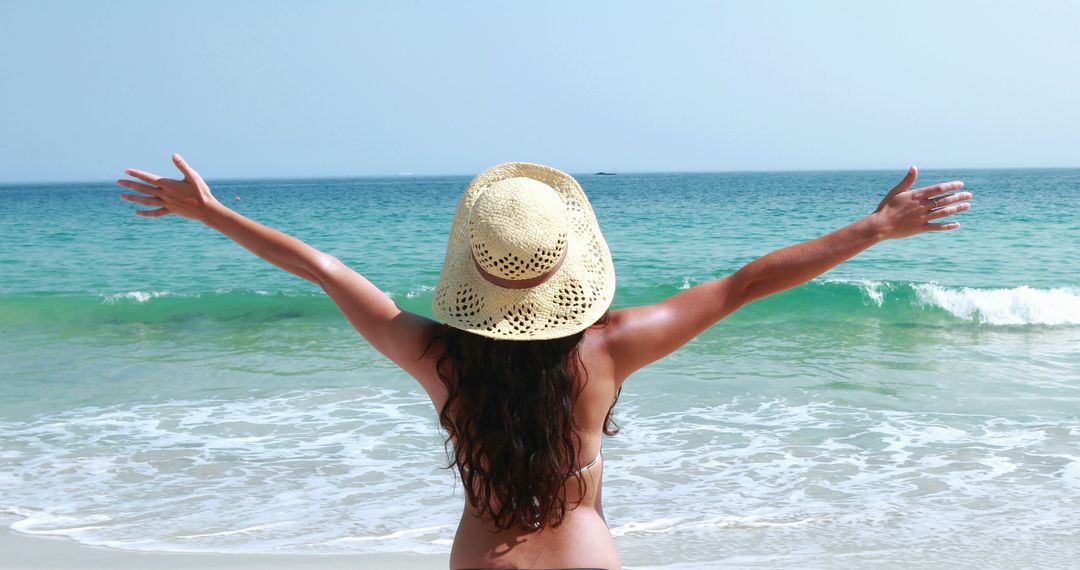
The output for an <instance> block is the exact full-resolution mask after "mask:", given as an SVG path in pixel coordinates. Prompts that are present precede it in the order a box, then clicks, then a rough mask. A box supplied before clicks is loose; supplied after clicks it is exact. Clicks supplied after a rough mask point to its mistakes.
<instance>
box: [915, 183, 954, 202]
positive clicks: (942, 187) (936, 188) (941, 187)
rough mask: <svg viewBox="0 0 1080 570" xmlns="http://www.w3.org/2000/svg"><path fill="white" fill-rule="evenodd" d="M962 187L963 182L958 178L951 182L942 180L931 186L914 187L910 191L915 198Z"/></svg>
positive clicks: (927, 196) (935, 194)
mask: <svg viewBox="0 0 1080 570" xmlns="http://www.w3.org/2000/svg"><path fill="white" fill-rule="evenodd" d="M963 187H964V183H963V182H961V181H959V180H954V181H952V182H942V183H941V184H934V185H933V186H927V187H925V188H916V189H914V190H912V191H911V193H912V194H913V195H914V196H915V197H916V198H920V199H921V198H929V197H931V196H937V195H938V194H945V193H948V192H952V191H954V190H959V189H961V188H963Z"/></svg>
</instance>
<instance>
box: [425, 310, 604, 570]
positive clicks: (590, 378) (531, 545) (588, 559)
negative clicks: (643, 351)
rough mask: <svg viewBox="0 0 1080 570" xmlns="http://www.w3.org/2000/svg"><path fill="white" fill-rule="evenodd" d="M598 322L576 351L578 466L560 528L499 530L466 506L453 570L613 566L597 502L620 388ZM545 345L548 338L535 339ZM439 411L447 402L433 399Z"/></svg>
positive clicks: (568, 483)
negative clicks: (611, 415)
mask: <svg viewBox="0 0 1080 570" xmlns="http://www.w3.org/2000/svg"><path fill="white" fill-rule="evenodd" d="M602 337H603V325H600V326H596V327H592V328H589V329H587V330H586V331H585V334H583V335H582V336H581V340H580V342H579V344H578V347H577V355H578V356H579V357H580V358H579V359H575V360H576V362H577V366H576V367H575V368H577V369H576V370H575V371H574V372H575V373H574V390H575V392H576V397H575V398H574V405H573V422H574V425H575V426H576V430H575V435H576V436H577V438H579V439H578V441H579V442H580V445H579V446H578V457H577V462H576V465H577V467H576V469H575V471H578V472H579V473H580V475H581V477H580V483H579V479H578V478H577V477H569V478H566V480H565V484H564V487H563V490H562V491H563V493H564V494H565V498H566V501H567V504H568V505H569V506H571V507H572V508H570V509H568V510H567V511H566V512H565V515H564V516H563V518H562V520H561V521H560V522H559V524H558V526H549V525H543V526H542V528H539V529H537V528H529V527H526V526H523V525H515V526H513V527H511V528H508V529H499V528H497V527H496V526H495V525H493V524H492V522H491V521H490V520H485V517H484V516H483V515H482V514H481V513H480V512H478V511H477V509H475V508H472V507H471V506H470V505H469V504H468V501H466V505H465V508H464V511H463V512H462V515H461V521H460V524H459V525H458V530H457V535H456V536H455V539H454V548H453V551H452V552H451V556H450V565H451V568H455V569H457V568H569V567H575V568H576V567H590V568H592V567H595V568H618V567H619V566H620V563H619V557H618V552H617V550H616V548H615V543H614V541H613V540H612V537H611V533H610V532H609V531H608V526H607V521H606V520H605V519H604V511H603V506H602V502H601V498H602V493H601V490H602V480H603V471H604V461H603V456H602V453H601V449H602V447H603V441H602V438H603V437H604V430H605V429H606V427H607V426H608V421H609V412H610V410H611V407H612V404H613V403H614V401H615V398H616V396H617V393H618V388H617V386H616V383H615V381H614V377H613V375H612V370H611V367H610V366H606V365H605V362H608V359H607V358H606V357H605V355H604V354H603V352H602V350H603V338H602ZM536 342H545V341H536ZM433 404H434V405H435V407H436V409H437V410H442V409H443V406H444V405H445V399H443V400H442V401H434V400H433Z"/></svg>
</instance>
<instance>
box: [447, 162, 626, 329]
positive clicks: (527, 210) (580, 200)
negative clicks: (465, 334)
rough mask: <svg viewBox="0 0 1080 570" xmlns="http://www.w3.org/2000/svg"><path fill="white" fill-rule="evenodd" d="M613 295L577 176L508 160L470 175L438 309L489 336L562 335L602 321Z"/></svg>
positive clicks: (611, 274) (610, 273)
mask: <svg viewBox="0 0 1080 570" xmlns="http://www.w3.org/2000/svg"><path fill="white" fill-rule="evenodd" d="M614 294H615V268H614V266H613V265H612V263H611V253H610V252H609V251H608V247H607V243H606V242H605V241H604V236H602V235H601V234H600V225H599V224H598V223H597V222H596V215H595V214H594V213H593V209H592V206H591V205H590V204H589V199H588V198H586V197H585V192H584V191H583V190H582V189H581V185H580V184H578V182H577V180H574V178H573V177H572V176H570V175H569V174H566V173H564V172H560V171H558V170H556V169H554V168H551V167H548V166H541V165H539V164H529V163H526V162H508V163H506V164H500V165H498V166H495V167H493V168H490V169H488V170H485V171H484V172H482V173H480V175H479V176H477V177H476V178H474V179H473V181H472V182H470V183H469V186H468V187H467V188H466V189H465V195H464V196H462V197H461V202H460V203H459V204H458V209H457V213H456V214H454V223H453V225H452V226H451V228H450V242H449V244H448V245H447V246H446V260H445V262H444V263H443V269H442V274H441V275H440V276H439V285H438V286H437V287H436V288H435V295H434V298H433V299H432V308H433V310H434V313H435V316H436V317H438V318H439V319H441V320H442V321H443V322H445V323H446V324H448V325H450V326H452V327H454V328H457V329H462V330H466V331H469V332H472V333H475V334H478V335H482V336H486V337H491V338H497V339H508V340H543V339H552V338H560V337H565V336H570V335H572V334H574V333H577V332H580V331H582V330H584V329H586V328H588V327H589V326H590V325H592V324H593V323H594V322H596V321H597V320H598V319H599V318H600V317H601V316H602V315H603V314H604V312H605V311H607V309H608V307H609V306H610V305H611V299H612V297H613V296H614Z"/></svg>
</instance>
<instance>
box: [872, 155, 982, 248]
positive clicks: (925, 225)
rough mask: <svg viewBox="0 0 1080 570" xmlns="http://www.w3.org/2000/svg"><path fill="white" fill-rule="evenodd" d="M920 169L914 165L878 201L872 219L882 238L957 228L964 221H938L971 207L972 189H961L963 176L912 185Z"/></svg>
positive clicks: (894, 237)
mask: <svg viewBox="0 0 1080 570" xmlns="http://www.w3.org/2000/svg"><path fill="white" fill-rule="evenodd" d="M918 175H919V171H918V170H916V169H915V167H914V166H912V167H911V169H910V170H908V173H907V176H905V177H904V179H903V180H902V181H900V184H897V185H896V186H895V187H894V188H893V189H892V190H890V191H889V193H888V194H887V195H886V196H885V198H884V199H883V200H882V201H881V203H880V204H878V207H877V209H876V210H874V213H873V214H870V216H869V218H868V220H869V221H870V223H871V224H872V226H873V227H874V228H875V230H876V233H877V235H878V237H879V238H880V239H883V240H886V239H897V238H905V237H909V236H913V235H918V234H921V233H924V232H933V231H944V230H955V229H957V228H959V227H960V222H944V223H942V222H934V221H933V220H938V219H941V218H945V217H948V216H952V215H953V214H958V213H960V212H963V211H965V210H967V209H968V208H970V207H971V204H969V203H968V202H967V200H970V199H971V192H957V190H960V189H961V188H963V187H964V183H963V182H960V181H959V180H957V181H953V182H942V183H941V184H935V185H933V186H926V187H924V188H915V189H912V188H911V187H912V186H913V185H914V184H915V179H916V178H917V177H918Z"/></svg>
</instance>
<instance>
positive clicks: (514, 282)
mask: <svg viewBox="0 0 1080 570" xmlns="http://www.w3.org/2000/svg"><path fill="white" fill-rule="evenodd" d="M569 247H570V244H567V245H566V247H564V248H562V255H561V256H559V261H557V262H555V267H552V268H551V269H549V270H548V271H547V272H546V273H543V274H540V275H537V276H536V277H533V278H531V279H503V278H502V277H499V276H497V275H492V274H490V273H488V272H487V271H485V270H484V268H483V267H480V262H479V261H476V254H473V255H472V260H473V265H475V266H476V270H477V271H478V272H480V276H481V277H483V278H484V280H485V281H487V282H488V283H491V284H492V285H495V286H497V287H502V288H503V289H531V288H533V287H536V286H537V285H542V284H544V283H545V282H547V280H548V279H551V278H552V277H554V276H555V274H556V273H558V272H559V268H560V267H562V264H563V262H564V261H566V250H567V249H568V248H569Z"/></svg>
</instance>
